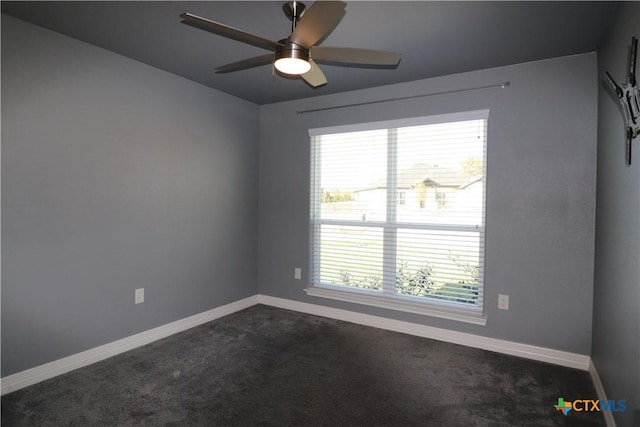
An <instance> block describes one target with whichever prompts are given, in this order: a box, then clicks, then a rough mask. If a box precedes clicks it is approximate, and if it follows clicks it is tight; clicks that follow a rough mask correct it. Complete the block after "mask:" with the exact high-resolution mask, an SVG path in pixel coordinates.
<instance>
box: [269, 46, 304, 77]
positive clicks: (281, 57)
mask: <svg viewBox="0 0 640 427" xmlns="http://www.w3.org/2000/svg"><path fill="white" fill-rule="evenodd" d="M273 65H274V66H275V67H276V69H277V70H278V71H280V72H281V73H284V74H292V75H299V74H305V73H306V72H308V71H309V70H311V63H309V51H308V50H307V49H304V48H302V47H300V46H297V45H296V44H294V43H289V44H288V45H286V46H283V47H281V48H280V49H278V50H277V52H276V61H275V62H274V64H273Z"/></svg>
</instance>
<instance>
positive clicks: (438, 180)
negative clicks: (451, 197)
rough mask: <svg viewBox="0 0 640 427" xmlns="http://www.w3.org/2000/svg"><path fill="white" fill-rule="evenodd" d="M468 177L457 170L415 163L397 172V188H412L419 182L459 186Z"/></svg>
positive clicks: (467, 179) (463, 183)
mask: <svg viewBox="0 0 640 427" xmlns="http://www.w3.org/2000/svg"><path fill="white" fill-rule="evenodd" d="M468 182H469V177H468V176H467V175H464V174H462V173H460V172H458V171H455V170H452V169H448V168H443V167H440V166H438V165H426V164H423V163H419V164H415V165H413V166H411V167H410V168H409V169H404V170H402V171H400V172H399V173H398V188H414V187H416V186H417V185H419V184H424V185H426V186H428V187H455V188H457V187H460V186H462V185H465V184H467V183H468Z"/></svg>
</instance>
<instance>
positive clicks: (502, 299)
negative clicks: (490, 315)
mask: <svg viewBox="0 0 640 427" xmlns="http://www.w3.org/2000/svg"><path fill="white" fill-rule="evenodd" d="M498 308H499V309H500V310H509V295H502V294H498Z"/></svg>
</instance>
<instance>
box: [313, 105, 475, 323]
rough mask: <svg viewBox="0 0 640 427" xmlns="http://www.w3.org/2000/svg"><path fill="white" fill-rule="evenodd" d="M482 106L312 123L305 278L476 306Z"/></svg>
mask: <svg viewBox="0 0 640 427" xmlns="http://www.w3.org/2000/svg"><path fill="white" fill-rule="evenodd" d="M487 120H488V111H481V112H478V111H474V112H469V113H457V114H455V115H453V116H452V115H448V116H432V117H425V118H413V119H409V120H403V121H396V122H393V121H387V122H381V123H378V126H376V124H375V123H367V124H363V125H362V129H361V130H359V128H358V125H352V126H349V127H348V128H345V127H341V128H330V129H326V130H325V132H326V133H325V132H323V130H321V129H320V130H318V129H315V130H312V131H310V134H311V153H312V176H311V227H312V236H311V237H312V238H311V266H312V274H311V280H312V283H311V285H312V286H316V287H331V288H332V289H338V290H344V291H345V292H354V291H356V292H364V293H371V294H375V295H379V296H382V297H387V298H392V299H396V300H402V299H407V300H411V301H412V302H415V301H422V302H424V303H425V304H449V305H453V306H455V307H456V308H463V309H469V310H471V311H474V310H475V311H478V309H481V307H482V280H483V260H484V216H485V208H484V206H485V157H486V141H487Z"/></svg>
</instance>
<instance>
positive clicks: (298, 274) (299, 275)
mask: <svg viewBox="0 0 640 427" xmlns="http://www.w3.org/2000/svg"><path fill="white" fill-rule="evenodd" d="M293 277H294V278H295V279H296V280H300V279H302V269H301V268H296V269H295V270H293Z"/></svg>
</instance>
